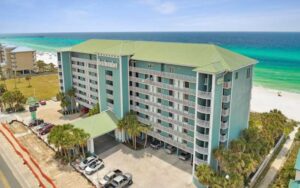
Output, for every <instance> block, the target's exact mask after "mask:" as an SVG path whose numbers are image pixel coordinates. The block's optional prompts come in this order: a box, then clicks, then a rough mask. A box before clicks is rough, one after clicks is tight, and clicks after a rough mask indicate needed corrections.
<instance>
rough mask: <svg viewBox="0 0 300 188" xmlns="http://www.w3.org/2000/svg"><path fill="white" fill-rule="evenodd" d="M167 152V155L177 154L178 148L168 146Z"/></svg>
mask: <svg viewBox="0 0 300 188" xmlns="http://www.w3.org/2000/svg"><path fill="white" fill-rule="evenodd" d="M165 150H166V152H167V154H172V153H174V152H176V147H174V146H172V145H169V144H168V145H167V146H166V149H165Z"/></svg>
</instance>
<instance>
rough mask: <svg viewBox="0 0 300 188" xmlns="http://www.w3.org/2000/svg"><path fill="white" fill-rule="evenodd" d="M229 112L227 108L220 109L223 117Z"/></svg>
mask: <svg viewBox="0 0 300 188" xmlns="http://www.w3.org/2000/svg"><path fill="white" fill-rule="evenodd" d="M229 112H230V110H229V108H227V109H222V116H224V117H226V116H229Z"/></svg>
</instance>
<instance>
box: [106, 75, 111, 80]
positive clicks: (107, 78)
mask: <svg viewBox="0 0 300 188" xmlns="http://www.w3.org/2000/svg"><path fill="white" fill-rule="evenodd" d="M105 79H106V80H110V81H113V77H112V76H111V75H105Z"/></svg>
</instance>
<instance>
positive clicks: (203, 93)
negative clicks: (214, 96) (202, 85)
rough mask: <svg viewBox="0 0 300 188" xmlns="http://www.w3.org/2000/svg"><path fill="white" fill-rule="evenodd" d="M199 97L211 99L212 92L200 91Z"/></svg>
mask: <svg viewBox="0 0 300 188" xmlns="http://www.w3.org/2000/svg"><path fill="white" fill-rule="evenodd" d="M198 97H199V98H202V99H211V92H209V91H200V90H198Z"/></svg>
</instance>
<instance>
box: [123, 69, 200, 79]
mask: <svg viewBox="0 0 300 188" xmlns="http://www.w3.org/2000/svg"><path fill="white" fill-rule="evenodd" d="M129 70H130V71H132V72H139V73H143V74H152V75H156V76H161V77H165V78H169V79H174V78H175V79H180V80H184V81H188V82H191V83H196V77H192V76H186V75H182V74H175V73H169V72H161V71H155V70H150V69H144V68H140V67H132V66H130V67H129Z"/></svg>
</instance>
